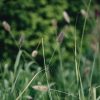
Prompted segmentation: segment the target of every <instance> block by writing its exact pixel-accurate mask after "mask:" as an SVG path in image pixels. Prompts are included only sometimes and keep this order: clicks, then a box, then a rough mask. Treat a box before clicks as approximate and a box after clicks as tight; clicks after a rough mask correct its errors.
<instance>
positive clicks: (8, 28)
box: [2, 21, 11, 32]
mask: <svg viewBox="0 0 100 100" xmlns="http://www.w3.org/2000/svg"><path fill="white" fill-rule="evenodd" d="M2 26H3V28H4V29H5V30H6V31H8V32H10V30H11V28H10V25H9V24H8V23H7V22H6V21H3V22H2Z"/></svg>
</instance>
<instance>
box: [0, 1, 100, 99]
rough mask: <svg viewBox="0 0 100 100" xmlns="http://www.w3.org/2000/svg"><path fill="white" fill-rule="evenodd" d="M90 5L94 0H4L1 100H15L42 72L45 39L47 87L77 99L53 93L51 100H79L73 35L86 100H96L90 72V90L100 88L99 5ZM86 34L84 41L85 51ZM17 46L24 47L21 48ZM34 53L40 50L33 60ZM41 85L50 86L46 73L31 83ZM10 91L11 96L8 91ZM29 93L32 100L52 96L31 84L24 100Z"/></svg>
mask: <svg viewBox="0 0 100 100" xmlns="http://www.w3.org/2000/svg"><path fill="white" fill-rule="evenodd" d="M89 2H90V0H0V98H2V100H11V99H12V100H15V98H16V97H17V96H18V95H19V94H20V92H21V91H22V90H23V89H24V87H25V86H26V85H27V84H28V82H29V80H30V79H31V78H32V76H33V75H34V74H35V73H36V72H38V71H40V70H41V69H43V68H44V57H43V53H42V51H43V48H42V38H43V40H44V41H43V42H44V44H43V45H44V51H45V59H46V65H47V66H48V67H49V72H48V80H49V83H50V84H51V83H54V84H55V85H54V87H53V88H55V89H58V90H61V91H66V92H70V93H73V94H75V95H77V98H74V97H71V96H68V95H65V94H62V93H56V92H55V91H53V92H52V93H51V94H52V98H53V100H57V99H58V100H78V94H77V91H78V90H79V88H80V85H78V84H77V82H76V73H75V35H76V48H77V50H76V51H77V57H76V58H77V61H80V68H79V70H80V74H81V78H82V84H83V91H84V95H85V99H84V100H89V99H90V100H92V99H91V98H92V93H91V92H89V87H90V80H91V73H92V72H93V73H92V80H91V81H92V82H91V87H98V86H99V85H100V57H99V55H100V49H99V45H100V18H99V17H100V6H99V5H100V1H99V0H95V1H94V0H92V1H91V4H90V8H89V10H88V12H87V9H88V7H89ZM64 13H65V14H64ZM3 21H6V22H7V23H8V24H9V25H10V27H11V31H10V33H9V32H8V31H6V30H5V29H4V28H3V26H2V23H3ZM85 21H86V25H85V29H84V22H85ZM60 32H63V33H64V39H63V42H62V43H61V44H60V45H57V41H56V40H57V36H58V35H59V33H60ZM82 35H84V37H83V44H82V49H81V48H80V45H81V40H82V38H81V37H82ZM12 36H13V37H14V39H13V38H12ZM16 43H17V44H18V46H19V47H21V49H20V50H19V49H18V47H17V46H16ZM58 44H59V43H58ZM97 45H98V50H97V47H96V46H97ZM21 50H22V52H20V51H21ZM33 50H37V51H38V55H37V56H36V57H35V58H32V57H31V54H32V51H33ZM80 50H81V56H80ZM53 54H54V55H53ZM51 58H52V59H51ZM60 66H62V67H60ZM15 67H16V68H15ZM18 75H19V76H18ZM17 76H18V79H17V81H16V82H15V80H16V78H17ZM61 79H62V80H61ZM14 82H15V83H16V84H15V86H14V85H13V84H14ZM37 84H42V85H43V84H44V85H47V83H46V77H45V74H44V73H41V74H40V75H39V76H38V77H37V78H36V79H35V80H34V81H33V82H32V85H37ZM79 84H80V83H79ZM13 86H14V89H13ZM11 90H13V93H12V92H11V93H10V91H11ZM96 92H97V93H96V94H97V96H96V97H99V96H100V88H97V89H96ZM10 95H11V98H10V97H9V96H10ZM27 95H30V96H31V97H32V98H34V99H33V100H50V99H49V96H48V93H41V92H38V91H35V90H33V89H32V88H31V86H30V88H28V89H27V91H26V92H25V94H24V95H23V96H22V97H21V98H22V100H27ZM89 96H90V98H89ZM81 100H83V99H81ZM93 100H94V99H93Z"/></svg>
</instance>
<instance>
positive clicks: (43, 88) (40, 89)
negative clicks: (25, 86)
mask: <svg viewBox="0 0 100 100" xmlns="http://www.w3.org/2000/svg"><path fill="white" fill-rule="evenodd" d="M32 88H33V89H35V90H38V91H44V92H46V91H48V87H47V86H45V85H35V86H33V87H32Z"/></svg>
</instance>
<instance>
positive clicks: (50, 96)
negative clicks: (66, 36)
mask: <svg viewBox="0 0 100 100" xmlns="http://www.w3.org/2000/svg"><path fill="white" fill-rule="evenodd" d="M42 50H43V58H44V67H45V74H46V79H47V85H48V89H49V90H48V93H49V98H50V100H52V95H51V91H50V85H49V81H48V73H47V72H48V71H47V66H46V61H45V52H44V41H43V38H42Z"/></svg>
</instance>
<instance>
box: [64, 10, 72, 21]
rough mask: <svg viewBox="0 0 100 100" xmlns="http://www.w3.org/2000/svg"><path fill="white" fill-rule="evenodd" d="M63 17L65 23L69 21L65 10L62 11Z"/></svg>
mask: <svg viewBox="0 0 100 100" xmlns="http://www.w3.org/2000/svg"><path fill="white" fill-rule="evenodd" d="M63 16H64V19H65V21H66V22H67V23H70V17H69V15H68V13H67V12H66V11H64V12H63Z"/></svg>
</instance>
